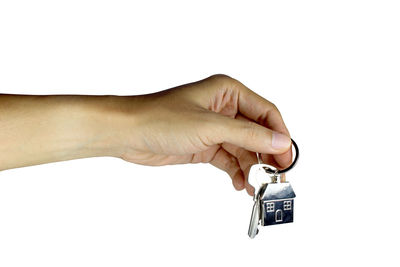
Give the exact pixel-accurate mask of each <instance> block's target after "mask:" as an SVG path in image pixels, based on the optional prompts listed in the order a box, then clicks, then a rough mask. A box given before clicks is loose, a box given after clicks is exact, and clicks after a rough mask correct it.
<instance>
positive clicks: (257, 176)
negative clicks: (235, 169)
mask: <svg viewBox="0 0 400 267" xmlns="http://www.w3.org/2000/svg"><path fill="white" fill-rule="evenodd" d="M265 169H268V170H276V168H275V167H274V166H271V165H268V164H263V163H262V164H254V165H253V166H251V168H250V171H249V178H248V182H249V184H250V185H251V186H252V187H254V197H255V196H256V195H257V193H258V191H259V190H260V188H261V186H262V185H264V184H266V183H270V182H275V181H276V176H275V175H272V174H270V173H267V172H266V171H265Z"/></svg>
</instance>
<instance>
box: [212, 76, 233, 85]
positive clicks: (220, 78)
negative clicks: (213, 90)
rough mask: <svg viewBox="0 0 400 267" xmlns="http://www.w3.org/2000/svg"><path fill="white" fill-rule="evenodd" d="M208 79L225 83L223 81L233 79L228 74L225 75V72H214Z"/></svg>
mask: <svg viewBox="0 0 400 267" xmlns="http://www.w3.org/2000/svg"><path fill="white" fill-rule="evenodd" d="M208 80H211V81H213V82H217V83H225V82H233V81H234V79H233V78H231V77H230V76H228V75H226V74H214V75H212V76H210V77H208Z"/></svg>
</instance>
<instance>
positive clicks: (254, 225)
mask: <svg viewBox="0 0 400 267" xmlns="http://www.w3.org/2000/svg"><path fill="white" fill-rule="evenodd" d="M259 221H260V201H258V199H257V200H256V201H255V202H254V205H253V211H252V212H251V219H250V225H249V231H248V235H249V237H250V238H254V237H255V236H256V235H257V234H258V224H259Z"/></svg>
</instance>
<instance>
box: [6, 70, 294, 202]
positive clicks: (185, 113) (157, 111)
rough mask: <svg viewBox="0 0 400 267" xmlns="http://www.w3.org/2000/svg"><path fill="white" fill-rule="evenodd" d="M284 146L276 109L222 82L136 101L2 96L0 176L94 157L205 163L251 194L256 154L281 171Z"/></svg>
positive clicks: (221, 78)
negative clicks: (18, 169)
mask: <svg viewBox="0 0 400 267" xmlns="http://www.w3.org/2000/svg"><path fill="white" fill-rule="evenodd" d="M290 146H291V141H290V138H289V132H288V130H287V129H286V127H285V124H284V122H283V120H282V117H281V115H280V113H279V111H278V109H277V108H276V107H275V106H274V105H273V104H272V103H270V102H268V101H267V100H265V99H263V98H262V97H260V96H258V95H256V94H255V93H254V92H252V91H251V90H250V89H248V88H246V87H245V86H244V85H243V84H241V83H240V82H238V81H237V80H234V79H232V78H230V77H228V76H225V75H214V76H211V77H209V78H207V79H205V80H202V81H198V82H195V83H191V84H187V85H183V86H179V87H176V88H172V89H169V90H165V91H162V92H159V93H155V94H150V95H142V96H82V95H52V96H27V95H0V170H5V169H10V168H16V167H21V166H28V165H36V164H42V163H47V162H54V161H61V160H69V159H77V158H85V157H96V156H114V157H120V158H122V159H124V160H127V161H130V162H134V163H139V164H145V165H166V164H180V163H198V162H209V163H211V164H213V165H214V166H216V167H218V168H220V169H222V170H224V171H226V172H227V173H228V174H229V175H230V177H231V178H232V182H233V185H234V187H235V188H236V189H237V190H241V189H243V188H246V190H247V192H248V193H249V194H250V195H252V194H253V188H252V187H251V186H250V185H249V184H248V183H247V175H248V172H249V168H250V166H251V165H252V164H254V163H255V162H256V156H255V153H254V152H260V153H262V160H263V161H264V162H266V163H268V164H271V165H274V166H276V167H278V168H284V167H287V166H288V165H289V164H290V163H291V155H292V154H291V149H290Z"/></svg>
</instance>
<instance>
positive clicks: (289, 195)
mask: <svg viewBox="0 0 400 267" xmlns="http://www.w3.org/2000/svg"><path fill="white" fill-rule="evenodd" d="M295 197H296V194H295V193H294V191H293V188H292V186H291V185H290V183H289V182H283V183H281V182H274V183H268V184H266V188H265V191H264V192H263V193H262V195H261V198H260V201H261V203H260V204H261V225H263V226H266V225H273V224H280V223H289V222H293V208H294V198H295Z"/></svg>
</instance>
